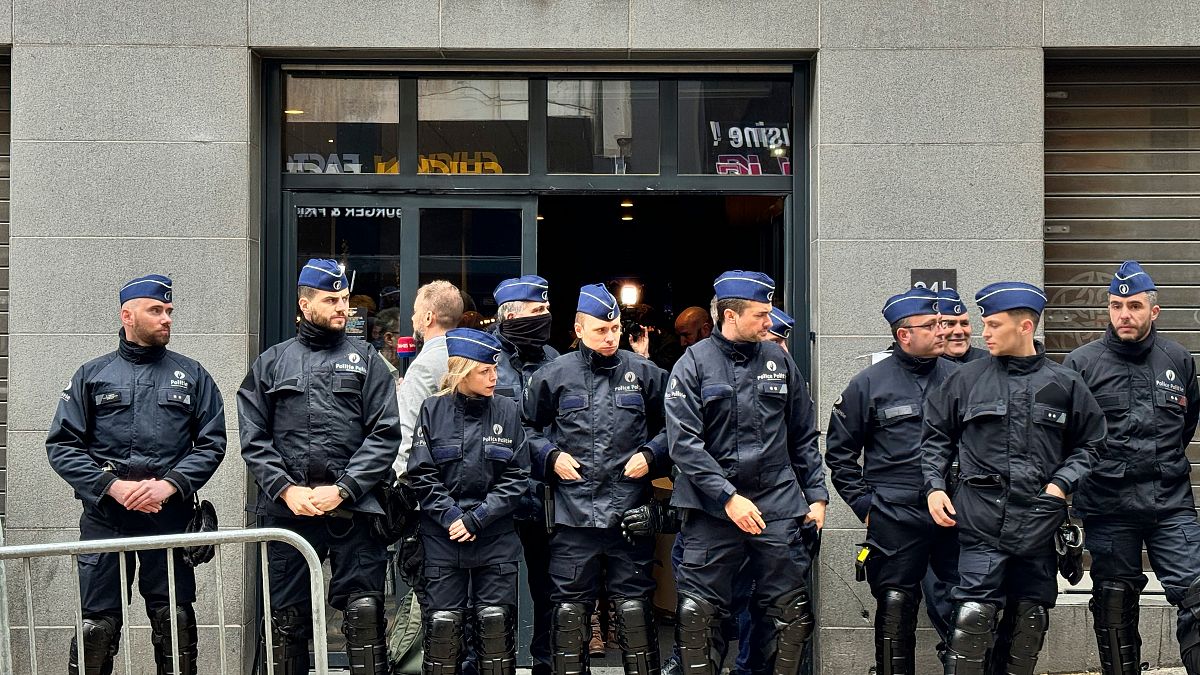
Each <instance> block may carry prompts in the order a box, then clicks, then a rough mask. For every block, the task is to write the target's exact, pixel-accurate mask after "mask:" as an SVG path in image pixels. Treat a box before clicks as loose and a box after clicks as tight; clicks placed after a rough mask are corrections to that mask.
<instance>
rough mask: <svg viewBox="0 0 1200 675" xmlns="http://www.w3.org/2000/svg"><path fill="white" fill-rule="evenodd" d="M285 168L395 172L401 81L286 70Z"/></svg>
mask: <svg viewBox="0 0 1200 675" xmlns="http://www.w3.org/2000/svg"><path fill="white" fill-rule="evenodd" d="M283 114H284V118H285V120H286V121H285V124H284V125H283V151H284V171H285V172H286V173H396V172H397V170H398V167H399V165H398V163H397V161H396V152H397V149H398V147H399V143H398V138H399V131H400V83H399V81H398V80H397V79H395V78H390V79H384V78H368V77H305V76H301V75H288V76H287V84H286V99H285V101H284V111H283Z"/></svg>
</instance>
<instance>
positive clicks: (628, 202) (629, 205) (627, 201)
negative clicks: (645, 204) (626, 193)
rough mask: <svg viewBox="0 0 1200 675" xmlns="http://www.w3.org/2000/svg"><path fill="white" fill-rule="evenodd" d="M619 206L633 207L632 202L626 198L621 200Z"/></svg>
mask: <svg viewBox="0 0 1200 675" xmlns="http://www.w3.org/2000/svg"><path fill="white" fill-rule="evenodd" d="M621 208H625V209H629V208H633V202H631V201H629V200H628V199H626V200H625V201H623V202H621Z"/></svg>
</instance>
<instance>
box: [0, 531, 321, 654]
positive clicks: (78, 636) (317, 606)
mask: <svg viewBox="0 0 1200 675" xmlns="http://www.w3.org/2000/svg"><path fill="white" fill-rule="evenodd" d="M269 541H275V542H281V543H284V544H288V545H290V546H292V547H293V548H295V549H296V550H298V551H300V553H301V555H303V556H304V560H305V562H306V563H308V580H309V592H310V594H311V596H312V622H313V636H314V637H313V650H314V660H315V661H316V663H315V670H316V673H317V675H328V673H329V665H328V664H329V656H328V653H327V645H326V641H325V634H326V630H325V579H324V577H323V576H322V573H321V560H320V558H318V557H317V552H316V551H315V550H313V547H312V546H311V545H309V543H308V542H306V541H304V539H303V538H302V537H301V536H300V535H298V534H296V533H295V532H291V531H289V530H283V529H279V528H274V527H266V528H261V529H253V530H229V531H224V532H201V533H197V534H164V535H158V536H153V537H127V538H124V539H94V540H91V541H69V542H62V543H56V544H34V545H30V546H2V545H0V675H12V672H13V670H12V663H11V656H10V655H11V654H12V649H11V647H12V644H11V640H12V636H11V632H10V626H9V624H8V599H7V594H6V590H7V589H6V587H5V561H6V560H20V561H21V563H22V566H21V567H22V574H23V577H24V579H23V580H24V582H25V617H26V623H27V624H28V626H27V630H26V633H27V635H28V638H29V666H30V669H29V672H30V673H31V675H37V672H38V663H37V650H36V646H35V643H34V633H35V631H34V620H33V619H34V614H33V587H32V584H31V581H30V573H29V568H30V564H29V561H30V560H32V559H33V558H50V557H56V556H70V557H71V568H72V570H73V571H74V573H75V593H76V600H78V602H76V603H75V642H76V644H77V649H78V659H79V663H81V664H82V663H83V660H84V644H83V610H82V602H83V601H82V593H81V591H80V586H79V566H78V557H79V556H80V555H87V554H89V553H128V552H130V551H146V550H151V549H167V550H172V549H176V548H182V547H184V546H221V545H223V544H254V543H257V544H258V545H259V559H260V561H261V564H262V575H261V576H262V594H263V635H264V636H265V641H266V665H267V675H275V664H274V663H273V662H272V659H271V652H272V648H273V646H274V645H273V644H272V640H271V582H270V579H269V577H268V576H267V542H269ZM2 543H3V539H2V538H0V544H2ZM117 560H118V561H119V565H118V566H119V568H120V574H121V619H122V622H121V640H122V642H124V643H125V646H124V648H123V649H121V652H122V653H123V654H124V655H125V659H124V660H125V673H126V675H132V673H133V660H132V656H131V655H130V643H129V585H128V571H127V570H126V563H125V556H124V555H119V556H117ZM214 562H215V563H216V595H217V624H218V626H217V641H218V645H219V651H220V662H221V673H222V675H225V674H226V673H228V672H229V670H228V664H227V663H226V659H227V653H226V652H227V650H226V648H225V597H224V593H223V577H224V569H223V568H222V561H221V556H220V555H217V556H215V557H214ZM234 573H235V574H238V575H240V574H241V570H236V571H235V572H234ZM167 583H168V586H169V588H170V603H171V612H170V614H171V635H172V636H173V637H172V638H171V640H172V643H174V642H175V640H177V639H178V637H177V636H178V635H179V626H178V621H177V619H176V616H175V608H176V606H177V603H176V602H175V556H173V555H168V556H167ZM171 654H172V664H171V665H172V670H173V672H176V673H178V672H179V650H178V649H172V650H171ZM54 670H55V671H57V670H58V668H57V667H56V668H54ZM205 670H206V669H205Z"/></svg>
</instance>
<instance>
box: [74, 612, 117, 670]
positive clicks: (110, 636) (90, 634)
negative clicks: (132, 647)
mask: <svg viewBox="0 0 1200 675" xmlns="http://www.w3.org/2000/svg"><path fill="white" fill-rule="evenodd" d="M120 644H121V617H119V616H109V615H107V614H96V615H92V616H85V617H84V618H83V672H82V673H81V672H80V668H79V649H78V645H77V644H76V638H75V637H74V636H73V637H72V638H71V651H70V654H69V655H68V657H67V670H68V672H70V673H71V675H108V674H109V673H111V672H112V665H113V657H114V656H116V655H117V648H118V647H119V646H120Z"/></svg>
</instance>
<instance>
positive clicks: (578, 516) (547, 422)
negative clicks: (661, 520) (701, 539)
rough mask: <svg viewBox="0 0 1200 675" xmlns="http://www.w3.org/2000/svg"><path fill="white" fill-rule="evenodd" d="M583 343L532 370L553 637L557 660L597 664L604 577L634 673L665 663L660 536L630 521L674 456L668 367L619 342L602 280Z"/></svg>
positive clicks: (572, 669) (561, 666) (531, 409)
mask: <svg viewBox="0 0 1200 675" xmlns="http://www.w3.org/2000/svg"><path fill="white" fill-rule="evenodd" d="M575 335H576V336H577V337H578V338H579V350H578V351H576V352H573V353H570V354H566V355H564V356H560V357H558V358H557V359H555V360H554V361H553V362H552V363H550V364H549V365H548V366H546V367H544V368H542V369H541V370H539V371H538V372H537V373H535V374H534V376H533V380H532V381H531V382H530V385H529V388H528V389H527V390H526V391H525V421H526V424H527V426H528V427H529V429H530V454H531V456H532V463H533V472H534V474H535V475H541V476H544V477H545V479H546V480H547V481H548V482H549V483H551V485H552V489H553V494H554V526H555V527H554V534H553V535H551V537H550V579H551V584H552V590H551V595H552V598H553V600H554V603H555V605H554V611H553V613H554V618H553V622H552V629H551V645H552V651H553V654H554V671H555V673H557V674H558V675H580V674H581V673H587V672H590V671H589V669H588V657H589V650H588V638H589V637H590V635H591V625H590V617H591V616H592V612H593V610H594V609H595V605H596V599H597V597H598V594H599V586H600V584H601V582H602V581H603V582H604V584H605V587H606V588H607V590H608V595H609V597H610V599H611V601H612V604H613V606H614V609H615V616H616V624H617V626H616V628H617V641H618V642H619V643H620V645H621V651H622V654H623V660H624V665H625V672H626V673H627V674H628V675H635V674H636V675H651V674H657V673H658V672H659V665H658V639H657V634H656V631H655V628H654V619H653V614H652V606H651V599H650V595H651V594H652V593H653V591H654V577H653V575H652V569H651V568H652V565H653V561H654V539H653V537H646V536H638V537H631V538H630V540H629V541H627V540H626V539H625V538H624V537H623V536H622V533H621V519H622V516H623V515H624V514H625V512H626V511H628V510H630V509H634V508H636V507H638V506H641V505H644V504H647V503H649V501H650V498H651V486H650V479H651V473H652V472H653V471H654V470H655V469H658V470H660V471H661V470H662V469H663V468H665V467H664V465H665V463H666V461H667V446H666V431H665V430H664V420H663V393H664V391H665V389H666V380H667V373H666V371H664V370H662V369H661V368H659V367H658V366H656V365H654V364H653V363H652V362H650V361H649V360H647V359H646V358H644V357H641V356H638V355H636V354H634V353H633V352H630V351H626V350H623V349H618V348H617V345H618V344H619V343H620V340H621V310H620V308H619V307H618V306H617V299H616V298H614V297H613V295H612V293H609V292H608V289H607V288H605V287H604V285H603V284H592V285H589V286H584V287H583V288H582V289H580V291H579V302H578V305H577V309H576V314H575Z"/></svg>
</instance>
